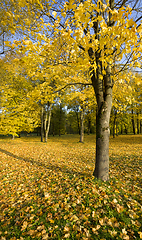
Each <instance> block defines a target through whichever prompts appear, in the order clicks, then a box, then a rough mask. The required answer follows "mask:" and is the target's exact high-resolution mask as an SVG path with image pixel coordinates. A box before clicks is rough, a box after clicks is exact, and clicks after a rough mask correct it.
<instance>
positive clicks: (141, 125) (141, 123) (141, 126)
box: [140, 119, 142, 133]
mask: <svg viewBox="0 0 142 240" xmlns="http://www.w3.org/2000/svg"><path fill="white" fill-rule="evenodd" d="M140 133H142V119H141V120H140Z"/></svg>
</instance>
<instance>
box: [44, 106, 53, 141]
mask: <svg viewBox="0 0 142 240" xmlns="http://www.w3.org/2000/svg"><path fill="white" fill-rule="evenodd" d="M51 108H52V104H50V106H49V116H48V124H47V128H46V131H45V142H47V139H48V134H49V128H50V121H51Z"/></svg>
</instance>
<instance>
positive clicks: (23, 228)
mask: <svg viewBox="0 0 142 240" xmlns="http://www.w3.org/2000/svg"><path fill="white" fill-rule="evenodd" d="M27 226H28V223H27V222H26V221H24V222H23V225H22V228H21V231H24V230H25V229H26V228H27Z"/></svg>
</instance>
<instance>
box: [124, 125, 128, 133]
mask: <svg viewBox="0 0 142 240" xmlns="http://www.w3.org/2000/svg"><path fill="white" fill-rule="evenodd" d="M124 127H125V134H128V130H127V126H126V124H124Z"/></svg>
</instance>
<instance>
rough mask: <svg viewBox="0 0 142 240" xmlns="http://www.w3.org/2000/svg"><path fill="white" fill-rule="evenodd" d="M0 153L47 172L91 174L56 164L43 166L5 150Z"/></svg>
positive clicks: (85, 175)
mask: <svg viewBox="0 0 142 240" xmlns="http://www.w3.org/2000/svg"><path fill="white" fill-rule="evenodd" d="M0 152H2V153H4V154H6V155H8V156H10V157H13V158H15V159H17V160H20V161H24V162H29V163H31V164H33V165H37V166H38V167H43V168H44V169H47V170H52V171H60V172H62V173H67V174H71V175H72V174H75V175H77V176H81V177H91V176H92V174H91V173H89V172H88V173H84V172H78V171H76V170H75V169H71V170H70V169H67V168H64V167H63V168H61V167H60V166H58V165H57V164H54V165H53V164H51V162H50V163H49V164H50V165H48V164H44V163H41V162H38V161H35V160H34V159H29V158H23V157H20V156H17V155H15V154H13V153H11V152H9V151H7V150H5V149H2V148H0Z"/></svg>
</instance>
